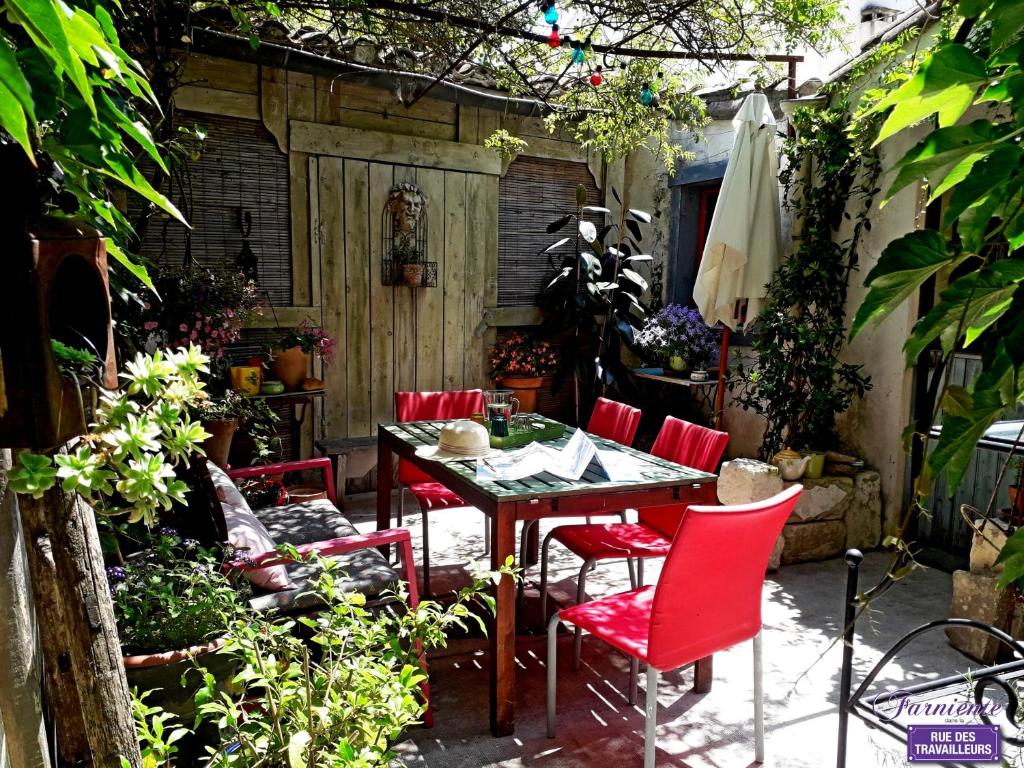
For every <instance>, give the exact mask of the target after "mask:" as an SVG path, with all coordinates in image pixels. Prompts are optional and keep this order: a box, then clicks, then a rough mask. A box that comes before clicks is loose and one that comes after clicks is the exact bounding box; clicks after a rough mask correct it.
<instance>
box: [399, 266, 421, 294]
mask: <svg viewBox="0 0 1024 768" xmlns="http://www.w3.org/2000/svg"><path fill="white" fill-rule="evenodd" d="M423 271H424V267H423V265H422V264H403V265H402V283H403V284H404V285H408V286H411V287H414V288H415V287H417V286H421V285H423Z"/></svg>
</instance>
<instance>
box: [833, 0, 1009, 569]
mask: <svg viewBox="0 0 1024 768" xmlns="http://www.w3.org/2000/svg"><path fill="white" fill-rule="evenodd" d="M1022 28H1024V18H1021V17H1020V14H1019V13H1018V9H1017V6H1016V4H1014V3H1002V2H995V1H994V0H993V1H988V0H964V2H961V3H960V5H959V8H958V15H955V16H954V18H953V19H952V22H951V24H950V26H949V31H950V32H951V33H953V34H951V35H949V34H947V35H943V36H940V39H939V41H938V42H937V44H936V45H935V46H934V47H933V48H932V49H931V50H929V51H928V52H927V53H926V54H925V55H924V56H923V57H921V59H920V61H919V62H917V65H916V66H915V68H914V69H913V71H912V73H911V76H910V77H908V78H906V80H905V81H904V82H903V83H902V84H901V85H900V86H899V87H898V88H895V89H893V90H892V91H891V92H890V93H888V94H886V95H884V96H883V97H882V98H880V99H878V100H877V102H876V103H875V104H873V105H872V106H871V107H870V112H871V113H872V114H873V115H876V116H878V117H880V118H882V119H883V120H884V122H883V123H882V126H881V129H880V131H879V134H878V140H877V141H878V143H882V142H887V141H891V140H892V137H896V136H905V135H907V134H908V133H910V132H911V131H914V132H915V134H916V133H917V128H916V126H918V124H921V123H922V121H923V122H924V125H925V128H926V130H925V131H924V132H923V136H922V138H920V140H919V141H918V142H917V144H916V145H915V146H914V147H913V148H912V149H911V150H910V151H909V152H907V153H906V154H905V155H903V156H902V157H901V159H900V160H899V161H898V162H897V163H896V165H895V167H894V169H893V173H892V176H893V180H892V184H891V186H890V188H889V190H888V192H887V195H886V197H887V198H891V197H892V196H893V195H895V194H896V193H897V192H899V191H900V190H901V189H903V188H904V187H906V186H908V185H909V184H912V183H914V182H917V181H919V180H924V181H925V182H926V184H927V189H928V192H929V202H934V201H936V200H938V199H939V198H940V197H945V198H946V199H947V200H948V202H947V203H946V205H945V206H944V210H943V212H942V218H941V221H940V222H938V227H937V228H936V229H931V230H923V231H915V232H911V233H909V234H907V235H905V236H903V237H901V238H899V239H897V240H895V241H893V242H892V243H890V244H889V245H888V247H887V248H886V249H885V251H884V252H883V253H882V256H881V259H880V260H879V262H878V264H877V265H876V266H875V267H874V268H873V269H872V270H871V272H870V273H869V274H868V276H867V285H868V287H869V292H868V294H867V296H866V298H865V300H864V302H863V303H862V304H861V306H860V308H859V310H858V312H857V315H856V318H855V319H854V322H853V326H852V331H851V334H852V335H854V336H855V335H856V334H858V333H859V332H860V331H862V330H863V329H864V328H865V327H866V326H867V325H869V324H871V323H876V322H880V321H881V320H883V319H884V318H886V317H888V316H889V315H891V314H892V313H893V312H894V311H895V310H896V308H897V307H898V306H899V305H900V304H901V303H902V302H903V300H904V299H906V298H907V297H908V296H910V295H912V294H914V293H916V292H917V291H919V290H920V289H921V288H922V286H924V285H925V284H926V283H928V282H929V281H931V280H933V279H934V280H935V281H936V282H937V283H938V285H939V286H940V290H939V292H938V296H937V300H936V302H935V304H934V306H932V308H931V309H930V310H929V311H928V312H927V313H926V314H925V315H924V317H922V318H921V319H920V320H918V322H917V323H916V324H915V326H914V328H913V330H912V331H911V334H910V336H909V338H908V339H907V341H906V343H905V345H904V351H905V353H906V358H907V365H908V366H912V365H914V364H916V363H917V361H918V360H919V359H920V358H921V356H922V355H925V354H931V353H932V351H934V352H935V353H936V354H937V355H938V357H939V358H941V363H940V365H939V369H938V370H937V371H936V372H935V373H933V374H932V376H933V380H934V381H940V380H943V378H945V377H943V376H942V371H943V370H944V369H945V367H946V366H947V364H948V362H949V360H950V358H951V355H952V354H953V353H954V352H956V351H957V350H960V349H967V350H969V351H971V352H974V353H976V354H978V355H980V357H981V370H980V372H979V373H978V375H977V376H976V377H975V379H974V380H973V381H972V382H971V383H970V384H969V385H968V386H966V387H960V386H955V385H951V384H948V383H946V384H945V385H944V388H943V390H942V391H941V392H935V395H936V396H935V397H934V403H933V404H934V406H935V408H936V409H938V408H941V411H942V433H941V436H940V437H939V439H938V440H936V441H934V442H932V441H929V440H928V438H927V434H926V431H924V430H923V429H922V427H925V426H930V425H912V427H911V428H910V429H908V432H907V435H908V437H909V438H910V439H909V440H908V442H909V443H910V445H911V447H913V446H915V445H916V446H917V447H918V448H919V449H920V451H921V452H922V454H923V455H924V457H925V461H924V464H923V468H922V471H921V473H920V475H919V476H918V477H917V478H915V485H914V504H913V506H912V508H911V510H910V513H909V514H908V516H907V518H906V519H905V521H904V525H903V529H904V531H905V530H906V529H907V528H908V526H909V524H910V521H911V520H912V519H913V518H914V517H915V516H916V515H917V514H919V513H920V512H921V511H922V509H923V506H922V503H923V499H924V498H925V497H927V496H928V495H929V493H930V489H931V486H932V483H933V479H934V477H935V476H936V475H937V474H938V473H939V472H940V471H945V473H946V482H947V486H948V488H949V490H950V492H953V491H955V490H956V488H957V487H958V486H959V485H960V483H961V481H962V480H963V477H964V473H965V471H966V469H967V465H968V463H969V461H970V459H971V456H972V455H973V452H974V447H975V445H976V443H977V441H978V439H979V438H980V437H981V436H982V435H983V434H984V432H985V430H986V429H987V428H988V427H989V426H990V425H991V424H992V423H993V422H994V421H996V420H997V419H999V418H1000V416H1001V415H1002V414H1003V413H1005V412H1006V410H1007V409H1009V408H1012V407H1014V406H1015V405H1017V404H1018V403H1020V402H1021V400H1022V398H1024V391H1022V383H1021V382H1022V381H1024V378H1022V377H1021V365H1022V363H1024V354H1022V351H1021V350H1022V349H1024V347H1022V345H1021V338H1022V335H1021V334H1022V331H1021V329H1022V327H1024V322H1022V321H1024V287H1022V285H1021V283H1022V281H1024V258H1022V253H1021V250H1020V248H1021V246H1022V245H1024V177H1022V176H1021V174H1020V167H1021V164H1022V161H1024V149H1022V148H1021V146H1020V143H1019V142H1020V139H1019V137H1020V135H1021V134H1022V133H1024V128H1021V125H1022V124H1024V87H1022V86H1024V72H1022V69H1021V68H1022V64H1024V37H1022V35H1021V30H1022ZM968 110H974V112H975V113H976V114H978V115H984V116H985V117H982V118H979V119H970V120H968V119H965V115H966V114H967V112H968ZM934 415H935V414H934V413H933V418H934ZM1005 469H1006V468H1005V467H1004V471H1005ZM997 485H998V484H997ZM994 504H995V498H994V494H993V499H992V501H991V502H990V504H989V513H991V508H992V507H993V506H994ZM1022 545H1024V534H1022V533H1021V531H1017V533H1015V534H1014V535H1013V536H1012V537H1011V538H1010V540H1009V541H1008V543H1007V545H1006V547H1005V548H1004V549H1003V551H1002V553H1001V554H1000V561H1001V562H1002V563H1003V564H1004V565H1005V570H1004V571H1003V576H1002V580H1003V583H1004V584H1010V583H1014V584H1017V585H1018V586H1019V585H1022V584H1024V557H1022V556H1021V553H1022V551H1024V549H1022Z"/></svg>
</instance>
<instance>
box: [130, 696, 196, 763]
mask: <svg viewBox="0 0 1024 768" xmlns="http://www.w3.org/2000/svg"><path fill="white" fill-rule="evenodd" d="M131 693H132V718H133V719H134V721H135V733H136V734H138V737H139V744H140V746H141V748H142V768H170V766H171V765H173V761H174V756H175V755H176V754H177V753H178V747H177V742H179V741H181V739H183V738H184V737H185V736H186V735H187V734H188V728H185V727H183V726H181V725H178V724H177V718H176V717H175V716H174V715H172V714H171V713H170V712H165V711H164V710H163V709H161V708H160V707H156V706H150V705H149V704H147V703H146V697H147V696H148V695H149V694H150V693H151V691H143V692H141V693H140V692H139V691H138V690H136V689H134V688H133V689H132V692H131ZM121 768H131V762H129V760H128V759H127V758H125V757H122V758H121Z"/></svg>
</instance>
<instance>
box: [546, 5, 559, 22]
mask: <svg viewBox="0 0 1024 768" xmlns="http://www.w3.org/2000/svg"><path fill="white" fill-rule="evenodd" d="M544 21H546V22H547V23H548V24H557V23H558V9H557V8H555V6H554V4H553V3H552V4H551V5H549V6H548V9H547V10H546V11H544Z"/></svg>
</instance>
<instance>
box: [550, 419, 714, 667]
mask: <svg viewBox="0 0 1024 768" xmlns="http://www.w3.org/2000/svg"><path fill="white" fill-rule="evenodd" d="M728 442H729V435H728V433H726V432H717V431H715V430H713V429H708V428H707V427H701V426H698V425H697V424H691V423H689V422H688V421H683V420H682V419H677V418H675V417H673V416H669V417H667V418H666V419H665V423H664V424H663V425H662V427H661V431H660V432H659V433H658V438H657V440H655V441H654V445H653V446H652V448H651V454H652V455H654V456H657V457H659V458H662V459H668V460H669V461H674V462H675V463H676V464H682V465H683V466H686V467H692V468H693V469H698V470H701V471H702V472H714V471H715V469H716V468H717V467H718V461H719V459H721V458H722V453H723V452H724V451H725V446H726V444H727V443H728ZM687 506H688V505H687V504H676V505H673V506H669V507H657V508H654V509H641V510H639V522H636V523H626V522H622V523H605V524H589V523H588V524H585V525H583V524H581V525H560V526H558V527H556V528H554V529H552V531H551V532H550V533H549V534H548V535H547V536H546V537H545V538H544V546H543V547H542V548H541V558H540V609H541V614H540V615H541V616H543V617H547V609H548V550H549V549H550V547H551V542H552V540H554V541H557V542H559V543H560V544H562V545H563V546H565V547H566V548H568V549H569V550H570V551H572V552H573V553H575V554H576V555H578V556H579V557H581V558H583V567H582V568H580V575H579V579H578V580H577V584H576V602H578V603H582V602H583V600H584V599H585V597H586V591H585V590H586V580H587V572H588V571H590V570H592V569H593V568H594V567H595V566H596V565H597V562H598V561H599V560H621V559H626V560H627V563H628V565H629V581H630V584H631V585H632V587H633V589H636V588H637V587H641V586H643V581H644V570H643V563H644V559H645V558H648V557H665V556H666V555H667V554H668V552H669V549H670V548H671V546H672V537H673V536H674V535H675V532H676V529H677V528H678V527H679V520H680V518H681V517H682V516H683V513H684V512H685V511H686V508H687ZM632 558H636V560H637V567H636V573H635V574H634V572H633V563H632V561H631V559H632ZM581 637H582V636H581V633H579V632H577V633H576V657H575V662H574V663H575V664H576V665H578V664H579V647H580V640H581Z"/></svg>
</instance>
